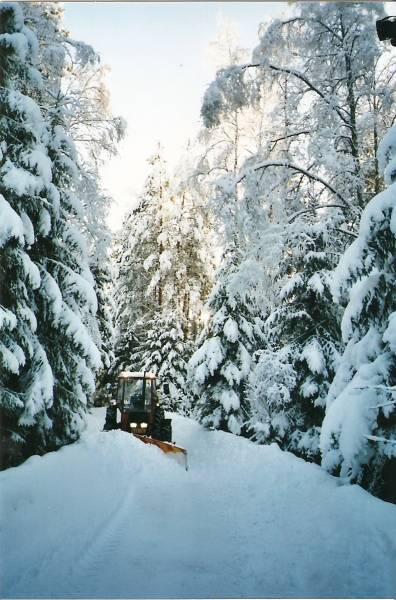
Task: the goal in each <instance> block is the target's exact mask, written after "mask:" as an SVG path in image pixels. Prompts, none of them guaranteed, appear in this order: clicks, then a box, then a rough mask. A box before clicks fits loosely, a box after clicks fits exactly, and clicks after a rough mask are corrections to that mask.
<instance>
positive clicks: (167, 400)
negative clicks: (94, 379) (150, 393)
mask: <svg viewBox="0 0 396 600" xmlns="http://www.w3.org/2000/svg"><path fill="white" fill-rule="evenodd" d="M142 328H144V335H143V334H142V341H141V343H140V344H139V346H138V347H137V349H136V351H135V352H134V353H133V354H132V356H131V357H130V361H131V363H130V365H129V367H128V368H130V369H131V370H136V367H137V366H138V367H139V371H151V372H154V373H155V374H156V375H157V377H158V378H159V382H160V384H162V385H163V384H164V383H167V384H168V385H169V395H165V396H164V407H165V408H167V409H168V410H173V411H178V412H186V411H187V410H188V398H187V392H186V372H187V363H186V360H185V354H186V343H185V337H184V333H183V330H182V328H181V327H180V321H179V319H178V318H177V315H176V314H175V313H165V314H164V313H162V314H158V315H155V317H154V318H153V319H151V320H150V321H145V322H144V323H143V324H142Z"/></svg>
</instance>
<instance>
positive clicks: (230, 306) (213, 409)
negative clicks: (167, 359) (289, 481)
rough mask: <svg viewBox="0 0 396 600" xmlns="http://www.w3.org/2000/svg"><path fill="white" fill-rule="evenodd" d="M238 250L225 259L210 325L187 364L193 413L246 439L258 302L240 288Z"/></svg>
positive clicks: (257, 340)
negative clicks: (249, 383)
mask: <svg viewBox="0 0 396 600" xmlns="http://www.w3.org/2000/svg"><path fill="white" fill-rule="evenodd" d="M236 254H237V253H236V250H235V249H233V250H231V249H230V250H229V251H228V252H227V254H226V256H225V257H224V261H223V264H222V267H221V269H220V271H219V272H218V274H217V278H216V279H217V283H216V284H215V286H214V289H213V290H212V292H211V294H210V296H209V299H208V301H207V306H206V308H207V311H208V312H209V315H210V316H209V320H208V323H207V325H206V327H205V329H204V331H203V332H202V334H201V336H200V338H199V340H198V349H197V350H196V351H195V353H194V354H193V356H192V357H191V359H190V361H189V371H190V382H191V386H192V389H193V392H194V393H195V395H196V396H197V399H196V403H195V408H194V410H195V412H196V414H197V416H198V419H199V420H200V421H201V422H202V423H203V425H205V426H207V427H214V428H215V429H222V430H224V431H229V432H231V433H234V434H237V435H240V434H246V426H245V424H246V422H247V420H248V412H247V378H248V375H249V373H250V370H251V366H252V355H253V353H254V352H255V351H256V350H257V349H258V347H259V343H260V341H261V335H262V331H261V320H260V318H259V314H258V311H257V307H256V306H255V303H254V299H253V298H252V297H250V296H249V294H246V289H245V288H241V287H240V286H239V277H238V276H239V272H238V264H239V259H238V257H237V255H236Z"/></svg>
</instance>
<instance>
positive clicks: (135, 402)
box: [118, 379, 151, 410]
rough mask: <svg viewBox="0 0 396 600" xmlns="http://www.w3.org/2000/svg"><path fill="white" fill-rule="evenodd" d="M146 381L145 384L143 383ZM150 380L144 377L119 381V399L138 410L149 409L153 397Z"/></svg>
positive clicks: (125, 404)
mask: <svg viewBox="0 0 396 600" xmlns="http://www.w3.org/2000/svg"><path fill="white" fill-rule="evenodd" d="M144 383H145V385H143V384H144ZM150 391H151V385H150V381H145V382H144V380H143V379H124V380H120V381H119V385H118V400H119V401H121V402H122V401H123V402H124V406H129V407H131V408H134V409H136V410H148V409H149V407H150V399H151V394H150Z"/></svg>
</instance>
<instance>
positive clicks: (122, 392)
mask: <svg viewBox="0 0 396 600" xmlns="http://www.w3.org/2000/svg"><path fill="white" fill-rule="evenodd" d="M163 389H164V392H165V393H169V386H168V385H167V384H164V386H163ZM114 392H115V393H114V395H113V399H112V400H111V401H110V404H109V405H108V407H107V410H106V421H105V424H104V427H103V429H104V431H109V430H112V429H121V431H126V432H127V433H132V434H133V435H134V436H135V437H137V438H138V439H140V440H141V441H142V442H144V443H145V444H153V445H155V446H157V447H158V448H160V449H161V450H162V451H163V452H166V453H173V454H183V455H184V457H185V463H186V469H187V452H186V450H185V449H184V448H181V447H180V446H176V445H175V444H174V443H172V422H171V419H167V418H165V413H164V409H163V408H162V406H161V403H160V398H159V394H158V392H157V389H156V375H155V374H154V373H151V372H150V371H144V372H134V371H122V372H121V373H120V374H119V376H118V379H117V384H116V386H115V387H114ZM118 414H120V420H119V421H118Z"/></svg>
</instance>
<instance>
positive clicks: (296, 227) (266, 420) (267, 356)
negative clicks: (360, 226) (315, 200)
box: [250, 218, 341, 462]
mask: <svg viewBox="0 0 396 600" xmlns="http://www.w3.org/2000/svg"><path fill="white" fill-rule="evenodd" d="M285 237H286V239H285V252H284V256H283V259H282V261H281V265H280V268H279V277H280V278H281V279H283V281H284V285H283V287H282V289H281V290H280V294H279V303H278V305H277V306H275V307H274V309H273V310H272V311H271V313H270V315H269V317H268V319H267V321H266V327H265V330H266V337H267V340H268V345H269V346H268V348H267V349H265V350H263V351H261V352H260V357H259V360H258V364H257V366H256V368H255V371H254V373H253V375H252V378H251V383H250V412H251V415H252V416H251V426H252V428H253V430H254V431H255V437H256V438H257V439H258V440H259V441H261V442H266V443H268V442H272V441H276V442H278V443H279V444H280V446H281V447H282V448H284V449H287V450H291V451H292V452H294V453H295V454H297V455H299V456H302V457H304V458H306V459H308V460H314V461H317V462H319V460H320V452H319V435H320V427H321V424H322V421H323V417H324V408H325V403H326V396H327V392H328V388H329V383H330V382H331V380H332V378H333V376H334V371H335V368H336V366H337V364H338V359H339V349H340V345H341V340H340V339H339V338H340V335H339V319H340V315H339V312H340V311H339V309H338V307H337V306H334V304H333V302H332V298H331V294H330V290H329V282H330V275H331V269H332V268H333V267H334V255H332V254H331V253H330V252H329V249H330V240H329V238H331V236H329V232H328V224H327V223H326V220H323V222H321V223H319V222H316V223H315V222H314V223H310V222H309V221H308V220H307V218H304V219H300V220H299V221H296V222H295V223H293V224H291V225H289V228H288V232H287V234H286V235H285ZM285 276H286V279H284V277H285Z"/></svg>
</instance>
